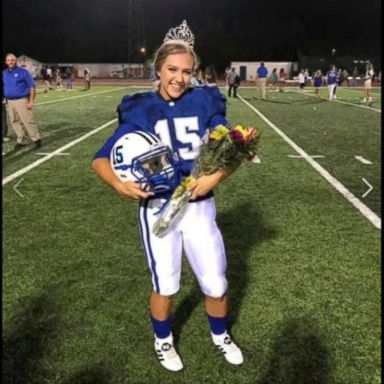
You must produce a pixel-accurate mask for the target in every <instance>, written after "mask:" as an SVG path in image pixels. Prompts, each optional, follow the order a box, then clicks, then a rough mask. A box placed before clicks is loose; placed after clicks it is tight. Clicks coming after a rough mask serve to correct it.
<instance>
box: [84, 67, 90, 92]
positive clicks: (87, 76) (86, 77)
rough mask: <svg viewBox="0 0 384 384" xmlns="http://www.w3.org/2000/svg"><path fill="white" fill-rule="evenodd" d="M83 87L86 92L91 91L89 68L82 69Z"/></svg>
mask: <svg viewBox="0 0 384 384" xmlns="http://www.w3.org/2000/svg"><path fill="white" fill-rule="evenodd" d="M84 85H85V90H86V91H88V90H90V89H91V71H90V70H89V68H84Z"/></svg>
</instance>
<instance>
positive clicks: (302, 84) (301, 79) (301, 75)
mask: <svg viewBox="0 0 384 384" xmlns="http://www.w3.org/2000/svg"><path fill="white" fill-rule="evenodd" d="M298 81H299V89H300V90H301V91H303V90H304V87H305V82H306V80H305V76H304V69H302V70H301V71H300V73H299V76H298Z"/></svg>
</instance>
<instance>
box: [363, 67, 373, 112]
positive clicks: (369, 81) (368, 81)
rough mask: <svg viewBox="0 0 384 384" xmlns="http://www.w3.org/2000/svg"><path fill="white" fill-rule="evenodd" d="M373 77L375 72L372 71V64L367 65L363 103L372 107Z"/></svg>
mask: <svg viewBox="0 0 384 384" xmlns="http://www.w3.org/2000/svg"><path fill="white" fill-rule="evenodd" d="M374 75H375V71H374V70H373V65H372V63H367V65H366V66H365V76H364V89H363V93H364V98H363V103H367V104H368V105H372V96H371V88H372V79H373V76H374Z"/></svg>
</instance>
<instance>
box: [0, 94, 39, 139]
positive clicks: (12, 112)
mask: <svg viewBox="0 0 384 384" xmlns="http://www.w3.org/2000/svg"><path fill="white" fill-rule="evenodd" d="M7 102H8V112H9V119H10V122H11V125H12V128H13V130H14V131H15V133H16V136H17V142H18V143H19V144H26V143H27V137H26V132H25V131H27V133H28V135H29V137H30V138H31V140H32V141H36V140H39V139H40V138H41V136H40V133H39V130H38V129H37V124H36V123H35V119H34V118H33V112H32V109H28V108H27V102H28V99H27V98H26V97H24V98H22V99H17V100H7Z"/></svg>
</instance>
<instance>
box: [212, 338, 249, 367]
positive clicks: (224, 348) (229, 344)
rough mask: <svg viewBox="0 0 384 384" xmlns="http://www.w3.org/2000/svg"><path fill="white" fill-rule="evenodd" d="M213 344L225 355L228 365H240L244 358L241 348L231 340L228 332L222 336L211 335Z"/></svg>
mask: <svg viewBox="0 0 384 384" xmlns="http://www.w3.org/2000/svg"><path fill="white" fill-rule="evenodd" d="M211 336H212V341H213V344H215V345H216V346H217V348H218V349H219V351H220V352H221V353H222V354H223V355H224V357H225V359H226V360H227V361H228V363H231V364H235V365H240V364H242V363H243V361H244V358H243V354H242V353H241V350H240V348H239V347H238V346H237V345H236V344H235V342H234V341H233V340H232V339H231V336H229V335H228V333H227V332H224V333H223V334H222V335H214V334H213V333H211Z"/></svg>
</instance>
